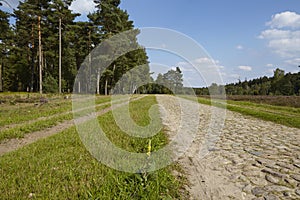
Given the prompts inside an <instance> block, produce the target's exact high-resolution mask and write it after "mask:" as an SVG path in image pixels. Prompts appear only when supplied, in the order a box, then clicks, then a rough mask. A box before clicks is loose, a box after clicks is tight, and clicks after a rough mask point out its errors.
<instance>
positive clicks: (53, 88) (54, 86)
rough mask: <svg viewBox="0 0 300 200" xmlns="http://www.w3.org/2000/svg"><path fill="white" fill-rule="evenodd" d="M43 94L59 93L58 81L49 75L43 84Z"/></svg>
mask: <svg viewBox="0 0 300 200" xmlns="http://www.w3.org/2000/svg"><path fill="white" fill-rule="evenodd" d="M43 92H45V93H57V92H58V83H57V80H56V79H55V78H54V77H53V76H51V75H50V74H48V75H47V76H46V78H45V79H44V82H43Z"/></svg>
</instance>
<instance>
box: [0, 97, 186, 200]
mask: <svg viewBox="0 0 300 200" xmlns="http://www.w3.org/2000/svg"><path fill="white" fill-rule="evenodd" d="M109 100H110V98H109V97H98V98H97V105H98V104H99V105H101V104H103V103H105V102H108V101H109ZM70 103H71V102H70V101H69V100H66V101H64V100H63V99H62V98H61V99H57V100H53V102H51V101H49V103H48V104H44V105H42V106H40V107H36V106H34V105H27V106H25V105H23V106H21V105H20V106H17V105H14V106H15V109H12V107H10V106H12V105H9V107H10V108H9V109H8V110H10V111H11V113H10V116H11V118H14V117H17V115H19V117H20V120H18V121H14V122H12V121H9V120H5V117H3V116H2V115H1V120H2V121H3V122H2V123H3V125H4V126H7V127H6V128H5V129H4V130H1V135H4V136H2V137H3V138H5V139H8V138H13V137H20V138H21V137H22V135H23V134H29V133H30V132H31V131H35V130H42V129H45V128H47V127H49V126H54V125H55V124H56V123H59V122H60V121H62V120H69V119H70V118H71V116H69V115H70V114H64V113H63V112H68V111H70V108H71V107H70ZM153 104H156V100H155V97H154V96H148V97H145V98H142V99H139V100H136V101H133V102H132V103H130V110H131V115H132V117H133V119H134V120H135V121H136V123H138V124H140V125H147V124H148V123H149V116H148V109H149V108H150V107H151V105H153ZM55 105H61V106H55ZM1 106H3V105H1ZM52 106H53V107H55V108H57V110H55V109H52V111H51V113H49V112H50V111H49V108H51V107H52ZM25 107H27V108H25ZM105 107H107V106H104V107H103V106H100V107H99V108H98V109H99V110H101V109H103V108H105ZM1 109H2V107H1ZM3 109H7V108H3ZM27 109H28V110H30V113H34V117H33V116H32V117H29V119H28V120H29V121H30V120H32V119H34V118H35V119H39V118H41V117H49V116H50V118H47V119H46V121H48V122H46V121H45V120H44V119H43V120H37V121H35V122H33V123H28V124H27V123H24V122H25V120H26V117H25V116H23V114H24V115H27V116H30V115H29V114H27V113H28V112H25V111H26V110H27ZM13 110H15V111H14V112H13ZM157 112H158V111H157ZM21 113H22V114H21ZM58 113H60V115H58ZM51 114H52V115H57V117H51ZM98 120H99V123H100V125H101V126H103V129H104V130H106V134H107V136H108V137H109V138H110V140H111V141H112V142H113V143H115V144H116V145H117V146H119V147H121V148H124V149H127V150H130V151H134V152H147V151H149V148H148V146H149V142H148V141H149V139H134V138H130V137H128V136H126V134H124V133H123V132H122V131H121V130H120V129H118V127H117V126H116V124H115V123H114V118H113V115H112V113H111V112H108V113H106V114H104V115H101V116H99V117H98ZM15 123H16V124H18V123H19V124H18V125H19V126H17V127H13V128H9V127H8V125H12V124H15ZM28 126H30V127H28ZM18 131H20V134H19V133H18V134H15V132H18ZM167 142H168V138H167V137H166V135H165V134H164V132H163V130H162V131H160V132H159V133H158V134H157V135H155V136H154V137H153V138H151V151H156V150H158V149H159V148H160V147H162V146H164V145H165V144H166V143H167ZM174 170H180V167H179V166H177V165H176V164H174V165H171V166H169V167H166V168H164V169H161V170H159V171H156V172H152V173H136V174H132V173H126V172H121V171H117V170H114V169H111V168H109V167H107V166H105V165H103V164H101V163H99V162H98V161H97V160H96V159H95V158H93V157H92V156H91V155H90V153H89V152H88V151H87V150H86V148H85V147H84V145H83V144H82V142H81V140H80V138H79V136H78V134H77V131H76V128H75V127H74V126H73V127H71V128H69V129H66V130H64V131H62V132H60V133H57V134H55V135H53V136H50V137H48V138H46V139H42V140H39V141H37V142H35V143H32V144H30V145H27V146H25V147H23V148H21V149H18V150H16V151H13V152H10V153H7V154H5V155H3V156H1V157H0V175H1V183H0V188H1V191H2V192H1V194H0V199H27V198H33V199H174V198H177V199H178V198H181V197H182V196H183V195H184V194H185V193H184V192H183V193H182V192H181V193H180V192H179V191H180V188H182V187H183V184H184V181H185V180H184V179H178V178H175V176H174V175H173V171H174Z"/></svg>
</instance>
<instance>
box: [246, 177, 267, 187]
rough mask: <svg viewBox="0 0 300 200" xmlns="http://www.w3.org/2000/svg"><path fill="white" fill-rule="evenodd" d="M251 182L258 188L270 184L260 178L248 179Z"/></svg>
mask: <svg viewBox="0 0 300 200" xmlns="http://www.w3.org/2000/svg"><path fill="white" fill-rule="evenodd" d="M248 178H249V180H250V182H251V183H253V184H254V185H257V186H265V185H267V184H268V182H267V181H266V180H265V179H264V178H259V177H253V176H252V177H251V176H250V177H248Z"/></svg>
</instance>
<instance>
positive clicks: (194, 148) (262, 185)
mask: <svg viewBox="0 0 300 200" xmlns="http://www.w3.org/2000/svg"><path fill="white" fill-rule="evenodd" d="M157 99H158V102H159V103H160V105H161V106H162V107H164V105H167V104H169V106H166V107H164V109H165V111H166V112H167V114H164V115H163V116H164V117H163V123H164V124H165V125H166V126H167V127H168V129H169V134H170V135H174V134H175V133H174V132H176V127H178V126H180V125H179V124H180V123H178V122H179V118H180V113H178V108H177V107H176V100H175V98H174V97H170V96H157ZM170 104H171V105H172V104H173V106H170ZM195 104H196V103H194V102H190V107H191V109H193V108H195ZM177 105H178V104H177ZM215 109H220V108H215ZM176 110H177V111H176ZM211 112H212V111H211V107H210V106H207V105H200V112H199V115H200V126H199V127H198V133H197V136H196V138H195V140H194V142H193V144H192V145H191V147H190V148H189V150H188V151H187V152H186V153H185V155H184V156H182V157H181V158H180V159H179V161H178V162H179V163H180V164H181V165H182V166H183V169H184V171H185V174H186V176H187V178H188V180H189V182H190V185H189V186H187V189H188V190H189V192H190V194H191V199H204V200H205V199H253V200H254V199H257V200H263V199H265V200H273V199H274V200H275V199H300V129H297V128H290V127H286V126H283V125H279V124H275V123H272V122H266V121H262V120H260V119H256V118H252V117H248V116H243V115H241V114H239V113H234V112H231V111H227V112H226V120H225V126H224V127H223V133H222V134H221V135H220V138H219V140H218V141H217V143H216V145H215V146H214V147H213V148H210V149H209V154H208V155H206V156H205V157H204V158H202V157H201V156H199V150H200V149H201V147H202V142H203V139H204V137H205V135H206V134H207V132H206V130H207V128H208V124H209V121H210V116H211V115H210V114H211ZM191 120H193V116H191ZM178 175H180V174H178Z"/></svg>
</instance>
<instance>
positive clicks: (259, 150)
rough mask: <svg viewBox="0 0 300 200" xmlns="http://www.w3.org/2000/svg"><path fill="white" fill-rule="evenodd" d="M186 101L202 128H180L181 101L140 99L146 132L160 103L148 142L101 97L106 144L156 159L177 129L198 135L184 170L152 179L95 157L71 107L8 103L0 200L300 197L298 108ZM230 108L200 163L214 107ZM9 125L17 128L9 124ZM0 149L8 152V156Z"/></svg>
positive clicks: (135, 106)
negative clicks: (157, 127)
mask: <svg viewBox="0 0 300 200" xmlns="http://www.w3.org/2000/svg"><path fill="white" fill-rule="evenodd" d="M24 98H26V96H24ZM186 98H188V97H186ZM186 98H185V99H182V98H180V99H181V100H180V101H182V102H185V103H184V104H185V105H186V107H185V109H186V110H195V109H196V108H197V106H199V113H198V115H199V117H200V118H199V119H200V124H199V127H194V126H192V127H189V126H184V125H183V124H181V123H182V121H181V117H182V112H180V107H178V106H179V105H180V104H178V102H177V103H176V101H177V100H176V97H174V96H166V95H157V96H153V95H148V96H146V95H145V96H142V95H136V96H133V97H132V98H131V101H130V104H129V111H130V116H131V118H132V119H133V120H134V121H135V122H136V123H137V124H138V125H140V126H146V125H148V124H149V123H150V121H151V118H150V115H149V109H150V108H151V106H152V105H154V104H157V103H158V104H159V109H158V108H157V107H154V108H155V109H154V113H155V114H156V115H154V116H158V115H160V116H161V119H160V120H161V121H160V122H159V123H160V124H163V127H164V128H163V129H161V130H160V131H159V132H158V133H157V134H156V135H155V136H152V137H150V138H136V137H130V136H129V135H128V134H127V132H124V131H122V130H121V129H120V128H119V127H118V125H117V124H116V122H115V118H114V115H113V113H112V109H115V110H116V111H117V110H122V109H123V108H124V106H125V105H126V102H125V101H124V100H123V99H122V98H121V97H120V99H118V98H117V99H116V106H115V107H111V103H110V100H111V98H110V97H103V96H98V97H96V99H95V104H96V106H95V107H96V109H95V113H94V114H95V115H97V116H98V117H97V120H98V122H99V124H100V125H101V127H102V129H103V130H104V132H105V134H106V136H107V137H108V138H109V140H110V141H111V142H112V143H113V144H115V145H116V146H117V147H119V148H121V149H124V150H127V151H129V152H138V153H149V155H150V156H151V154H152V153H153V152H156V151H158V150H159V149H161V148H162V147H164V146H166V145H167V144H169V143H170V141H171V140H172V138H173V137H174V135H176V134H178V133H177V131H178V130H179V129H180V128H182V127H185V128H187V127H189V128H190V129H191V130H192V129H194V130H196V136H195V138H193V141H192V144H191V146H190V147H189V148H188V149H187V150H186V152H184V154H183V155H182V156H180V157H179V160H178V161H177V162H175V163H174V164H172V165H170V166H168V167H166V168H163V169H160V170H158V171H155V172H150V173H148V172H145V169H146V168H145V169H141V170H140V171H139V173H136V174H132V173H127V172H121V171H117V170H114V169H112V168H109V167H107V166H105V165H103V164H101V163H100V162H99V161H97V160H96V159H95V158H94V157H93V156H91V153H90V152H89V151H88V150H87V149H86V147H85V146H84V145H83V143H82V141H81V139H80V137H79V134H78V132H77V130H76V128H75V126H74V124H73V120H72V119H73V116H72V105H71V100H70V99H63V97H55V96H54V97H52V99H50V97H49V99H50V100H49V102H48V103H44V104H41V103H39V100H38V98H37V100H36V101H37V102H29V103H16V104H11V103H9V101H7V102H5V103H4V104H1V105H0V106H1V112H3V115H1V116H0V120H1V123H2V125H1V128H0V177H1V182H0V188H1V191H3V192H2V193H1V194H0V199H28V198H33V199H204V200H206V199H207V200H209V199H253V198H262V199H286V197H289V198H290V199H297V198H298V197H300V178H299V177H300V154H299V152H300V144H299V142H298V141H299V140H300V132H299V130H300V129H299V124H300V122H299V119H300V112H299V108H292V107H285V106H273V105H268V104H260V103H259V104H258V103H253V102H244V101H231V100H228V101H227V105H226V104H225V101H223V100H215V101H212V102H211V101H210V100H209V99H206V98H198V102H193V101H190V100H187V99H186ZM36 104H37V105H36ZM80 105H82V107H81V108H79V109H77V110H76V112H75V113H77V114H78V116H79V118H80V119H81V117H84V115H85V114H86V113H89V112H90V108H91V107H89V104H88V101H85V100H83V101H82V103H80ZM211 105H213V107H212V106H211ZM225 106H226V107H227V109H228V110H227V114H226V118H225V122H224V127H223V128H222V134H221V135H218V134H217V135H216V136H217V138H215V139H213V140H214V141H215V142H216V143H215V144H214V145H213V146H209V148H208V149H204V150H206V151H207V152H208V154H207V155H206V156H205V157H202V156H201V155H200V154H199V152H202V150H203V149H202V148H203V147H204V146H205V145H204V146H203V141H205V138H206V137H207V130H208V126H209V124H210V120H211V114H212V108H215V109H217V110H218V109H220V110H224V108H225ZM162 108H164V109H162ZM28 110H29V111H30V112H26V111H28ZM231 111H235V112H231ZM122 112H123V111H122ZM8 113H10V114H8ZM30 113H33V116H31V115H30ZM162 113H164V114H162ZM184 115H185V117H187V118H188V120H187V121H186V122H187V123H190V124H193V123H192V122H194V123H196V121H197V119H198V118H195V116H193V114H192V112H186V113H185V114H184ZM9 116H10V117H11V119H14V118H19V120H7V119H6V118H7V117H9ZM195 120H196V121H195ZM274 122H275V123H274ZM89 123H90V121H89V118H86V119H85V120H83V121H82V124H83V125H86V126H88V127H89ZM286 125H287V126H286ZM183 131H184V132H187V131H189V130H186V129H184V130H183ZM216 131H217V130H216ZM44 133H46V134H45V136H43V134H44ZM31 137H36V138H35V139H34V140H31V139H32V138H31ZM179 138H181V137H179ZM181 139H182V140H183V141H185V140H186V138H181ZM210 139H212V138H210ZM10 142H11V143H10ZM14 143H18V145H16V147H15V148H12V149H9V148H8V147H7V146H5V145H9V146H10V144H13V145H14ZM149 146H150V148H149ZM1 148H7V149H6V151H3V152H2V153H1V151H2V150H1ZM201 149H202V150H201ZM176 152H177V151H174V153H175V154H176ZM161 159H164V158H161ZM128 162H129V163H130V160H128ZM287 195H288V196H287Z"/></svg>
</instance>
